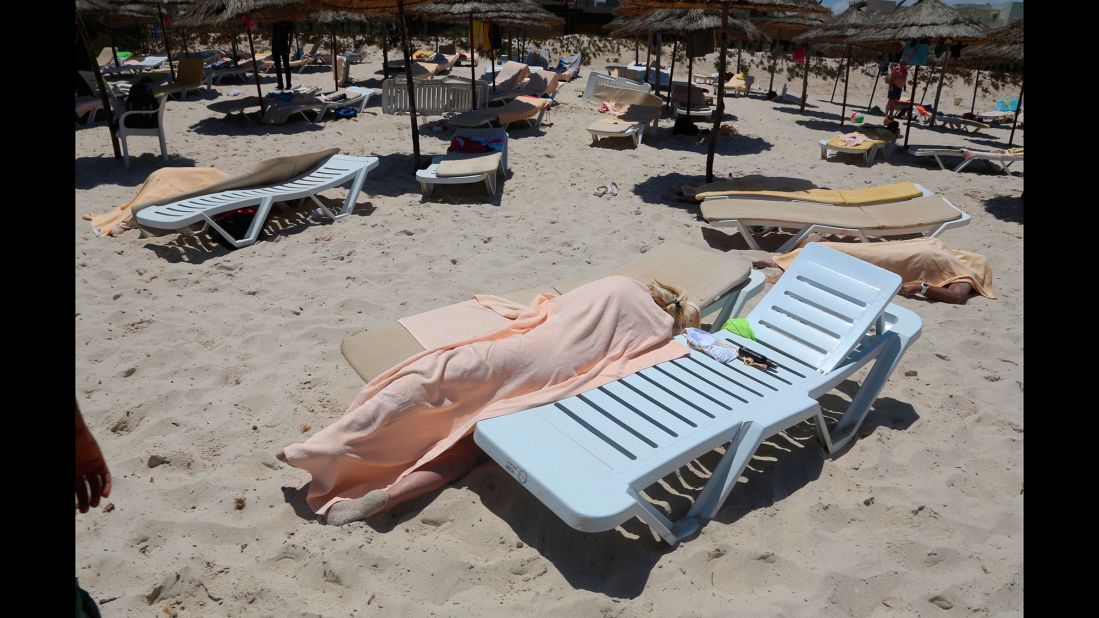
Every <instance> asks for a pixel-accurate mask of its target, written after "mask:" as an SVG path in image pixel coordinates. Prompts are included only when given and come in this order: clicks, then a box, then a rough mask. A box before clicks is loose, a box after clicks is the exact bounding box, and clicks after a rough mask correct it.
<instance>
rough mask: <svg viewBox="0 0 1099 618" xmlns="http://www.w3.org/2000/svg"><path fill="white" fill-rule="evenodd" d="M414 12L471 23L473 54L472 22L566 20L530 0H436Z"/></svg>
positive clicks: (540, 24)
mask: <svg viewBox="0 0 1099 618" xmlns="http://www.w3.org/2000/svg"><path fill="white" fill-rule="evenodd" d="M412 12H413V13H415V14H417V15H421V16H423V17H425V18H427V19H429V20H432V21H439V22H443V23H468V24H469V53H470V55H471V56H472V55H473V53H474V52H473V22H474V20H475V19H476V20H477V21H484V22H491V23H494V24H496V25H497V26H512V27H521V28H525V29H537V28H543V29H548V28H551V27H556V26H561V25H563V24H564V23H565V21H564V20H563V19H561V18H559V17H557V16H556V15H554V14H553V13H550V12H549V11H547V10H545V9H543V8H542V7H541V6H539V5H538V4H535V3H534V2H532V1H531V0H433V1H432V2H429V3H427V4H423V5H420V6H418V7H416V8H415V9H414V10H413V11H412ZM494 52H495V50H490V52H489V61H490V66H489V69H490V70H491V71H492V89H493V90H495V89H496V61H495V53H494ZM476 71H477V64H476V63H475V62H471V63H470V81H471V82H472V83H471V84H470V88H471V89H472V93H473V106H474V107H476V106H477V74H476Z"/></svg>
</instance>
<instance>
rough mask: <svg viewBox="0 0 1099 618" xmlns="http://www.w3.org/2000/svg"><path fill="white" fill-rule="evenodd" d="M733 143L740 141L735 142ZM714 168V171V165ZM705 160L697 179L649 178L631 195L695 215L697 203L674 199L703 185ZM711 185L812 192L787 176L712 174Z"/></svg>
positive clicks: (674, 175)
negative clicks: (693, 212) (686, 188)
mask: <svg viewBox="0 0 1099 618" xmlns="http://www.w3.org/2000/svg"><path fill="white" fill-rule="evenodd" d="M735 139H740V138H739V137H738V138H735ZM715 167H717V166H716V165H715ZM705 169H706V160H705V158H702V159H700V160H699V173H698V174H697V175H687V174H680V173H678V172H675V173H671V174H662V175H658V176H649V177H648V178H646V179H645V180H642V181H641V182H639V183H637V184H636V185H634V186H633V193H634V195H636V196H638V197H640V198H641V201H643V202H645V203H646V204H662V205H666V206H673V207H676V208H684V209H693V210H694V211H695V212H697V211H698V202H695V201H689V202H688V201H681V200H679V199H673V198H676V197H677V196H679V195H680V194H681V191H680V187H682V186H684V185H687V186H692V187H697V186H699V185H701V184H704V183H705V182H706V174H705ZM714 180H715V181H720V182H728V183H731V185H732V186H733V187H735V188H737V189H741V190H744V191H757V190H764V189H767V190H771V191H801V190H804V189H813V188H816V185H814V184H813V183H811V182H809V181H808V180H805V179H803V178H791V177H787V176H763V175H761V174H750V175H746V176H740V177H739V178H728V177H724V178H723V177H721V176H719V175H717V174H716V173H715V176H714Z"/></svg>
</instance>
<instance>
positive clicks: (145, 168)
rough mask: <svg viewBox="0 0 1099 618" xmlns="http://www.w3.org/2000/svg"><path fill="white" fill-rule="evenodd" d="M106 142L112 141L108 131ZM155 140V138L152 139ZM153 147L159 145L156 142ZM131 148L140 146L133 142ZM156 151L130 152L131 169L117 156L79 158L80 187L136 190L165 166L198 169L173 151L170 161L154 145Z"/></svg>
mask: <svg viewBox="0 0 1099 618" xmlns="http://www.w3.org/2000/svg"><path fill="white" fill-rule="evenodd" d="M103 137H104V139H106V140H108V141H109V140H110V138H109V137H108V136H107V134H106V131H104V134H103ZM148 139H154V138H148ZM153 144H154V145H155V144H156V141H155V139H154V141H153ZM131 145H137V144H134V143H132V142H131ZM154 147H155V148H156V152H140V151H138V152H135V150H134V149H130V166H129V167H125V166H123V165H122V159H115V158H114V157H113V156H105V157H77V158H76V183H75V184H76V188H77V189H92V188H94V187H98V186H99V185H122V186H124V187H136V186H137V185H140V184H142V183H143V182H145V179H146V178H148V177H149V174H152V173H153V172H155V171H156V170H158V169H160V168H162V167H194V166H195V160H194V159H188V158H186V157H181V156H179V155H174V154H172V153H171V149H170V148H169V152H168V160H167V161H165V160H164V159H162V158H161V157H160V147H159V146H154Z"/></svg>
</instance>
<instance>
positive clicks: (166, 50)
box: [156, 2, 255, 82]
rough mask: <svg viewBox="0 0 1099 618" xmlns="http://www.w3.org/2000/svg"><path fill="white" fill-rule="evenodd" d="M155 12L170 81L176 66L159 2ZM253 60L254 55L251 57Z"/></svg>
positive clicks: (174, 75) (174, 79)
mask: <svg viewBox="0 0 1099 618" xmlns="http://www.w3.org/2000/svg"><path fill="white" fill-rule="evenodd" d="M156 14H157V16H158V17H160V32H161V34H163V35H164V53H166V54H168V71H169V72H170V73H171V74H172V81H173V82H174V81H176V67H175V65H174V64H172V42H171V41H170V40H169V39H168V25H167V24H165V23H164V11H163V10H162V9H161V6H160V3H159V2H157V3H156ZM252 59H253V60H255V56H254V55H253V57H252Z"/></svg>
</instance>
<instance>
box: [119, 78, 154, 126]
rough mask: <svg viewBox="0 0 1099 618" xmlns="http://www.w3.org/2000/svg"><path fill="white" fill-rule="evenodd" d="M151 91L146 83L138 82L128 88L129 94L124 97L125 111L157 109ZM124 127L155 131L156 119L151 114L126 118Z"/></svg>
mask: <svg viewBox="0 0 1099 618" xmlns="http://www.w3.org/2000/svg"><path fill="white" fill-rule="evenodd" d="M158 105H159V104H158V103H157V100H156V97H154V96H153V89H152V88H150V87H149V84H148V83H146V82H138V83H136V84H134V85H133V86H131V87H130V94H129V96H127V97H126V111H128V112H134V111H146V112H147V111H152V110H155V109H156V108H157V107H158ZM126 126H127V127H130V128H132V129H155V128H156V127H157V117H156V116H155V115H153V114H141V115H140V116H129V117H127V118H126Z"/></svg>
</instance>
